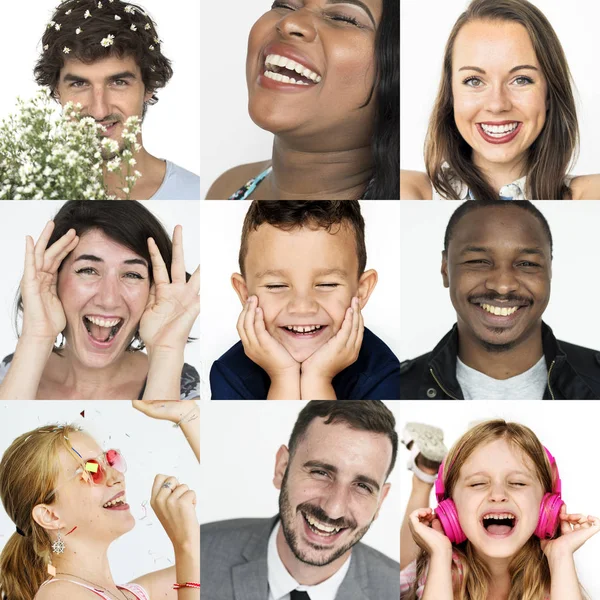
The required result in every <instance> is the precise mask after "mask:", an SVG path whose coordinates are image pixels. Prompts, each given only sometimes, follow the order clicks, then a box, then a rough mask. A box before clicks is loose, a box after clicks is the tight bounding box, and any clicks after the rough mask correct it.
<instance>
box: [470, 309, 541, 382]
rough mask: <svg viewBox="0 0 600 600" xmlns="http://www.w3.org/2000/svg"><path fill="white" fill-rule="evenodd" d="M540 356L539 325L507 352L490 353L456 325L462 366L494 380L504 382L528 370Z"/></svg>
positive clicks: (479, 342)
mask: <svg viewBox="0 0 600 600" xmlns="http://www.w3.org/2000/svg"><path fill="white" fill-rule="evenodd" d="M543 354H544V349H543V346H542V324H541V321H540V323H539V324H538V325H537V327H535V328H533V330H532V331H531V333H530V334H529V335H528V336H527V338H525V339H524V340H521V341H519V342H518V343H517V345H516V346H514V347H513V348H511V349H510V350H505V351H502V352H495V351H490V350H488V349H487V348H485V347H483V346H482V345H481V341H479V340H478V339H477V338H475V337H473V336H472V335H469V333H466V332H465V328H464V327H461V322H460V321H459V323H458V356H459V358H460V360H461V361H462V362H463V363H465V365H467V366H469V367H471V368H472V369H476V370H477V371H479V372H480V373H484V374H485V375H487V376H488V377H493V378H494V379H508V378H509V377H515V376H516V375H520V374H521V373H524V372H525V371H527V370H528V369H531V367H533V365H535V364H536V363H537V362H538V361H539V360H540V358H541V357H542V356H543Z"/></svg>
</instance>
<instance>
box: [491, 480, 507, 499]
mask: <svg viewBox="0 0 600 600" xmlns="http://www.w3.org/2000/svg"><path fill="white" fill-rule="evenodd" d="M490 500H491V501H492V502H506V501H507V500H508V498H507V495H506V488H505V486H504V484H503V483H500V482H496V483H492V485H491V488H490Z"/></svg>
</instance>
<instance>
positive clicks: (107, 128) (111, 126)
mask: <svg viewBox="0 0 600 600" xmlns="http://www.w3.org/2000/svg"><path fill="white" fill-rule="evenodd" d="M117 123H118V121H103V122H102V123H99V125H102V127H104V131H102V135H104V136H108V135H110V134H111V133H112V132H113V131H114V130H115V127H116V126H117Z"/></svg>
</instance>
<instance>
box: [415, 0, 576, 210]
mask: <svg viewBox="0 0 600 600" xmlns="http://www.w3.org/2000/svg"><path fill="white" fill-rule="evenodd" d="M475 20H492V21H513V22H516V23H520V24H521V25H523V27H525V29H526V30H527V32H528V34H529V37H530V39H531V43H532V44H533V49H534V51H535V54H536V57H537V59H538V61H539V63H540V66H541V69H542V72H543V73H544V76H545V77H546V81H547V82H548V98H547V107H548V110H547V113H546V122H545V123H544V127H543V129H542V131H541V132H540V134H539V136H538V138H537V139H536V140H535V141H534V142H533V144H532V145H531V146H530V147H529V149H528V150H527V156H526V164H525V170H526V174H527V184H526V190H525V193H526V196H527V199H528V200H561V199H563V198H570V197H571V190H570V188H569V187H568V186H567V185H566V184H565V175H566V174H567V172H568V170H569V168H570V167H571V166H572V163H573V161H574V160H575V157H576V154H577V149H578V147H579V127H578V124H577V113H576V108H575V99H574V97H573V90H572V87H571V82H572V77H571V72H570V70H569V65H568V64H567V59H566V57H565V53H564V51H563V48H562V46H561V44H560V41H559V40H558V37H557V35H556V33H555V31H554V29H552V25H550V23H549V21H548V19H546V17H545V16H544V15H543V13H542V12H541V11H540V10H539V9H538V8H537V7H535V6H534V5H533V4H531V3H530V2H528V1H527V0H473V1H472V2H471V4H470V5H469V7H468V8H467V10H466V11H465V12H464V13H462V14H461V15H460V17H459V18H458V20H457V21H456V23H455V24H454V27H453V28H452V31H451V32H450V37H449V38H448V42H447V43H446V49H445V51H444V64H443V68H442V79H441V81H440V86H439V89H438V94H437V98H436V101H435V105H434V108H433V111H432V113H431V117H430V119H429V128H428V131H427V137H426V140H425V165H426V169H427V175H428V176H429V179H430V180H431V182H432V184H433V186H434V187H435V189H436V190H437V191H438V193H440V194H441V195H442V196H444V197H446V198H448V199H451V200H460V198H459V197H458V194H457V192H456V191H455V190H454V188H453V186H452V183H453V181H456V180H459V181H462V182H464V183H465V184H466V185H467V186H468V187H469V189H470V190H471V192H472V194H473V196H474V198H476V199H477V200H493V199H496V200H497V199H498V194H497V192H496V191H495V190H494V189H493V188H492V186H491V185H490V184H489V182H488V181H487V180H486V178H485V176H484V174H483V173H482V172H481V170H480V169H478V168H477V167H476V166H475V164H474V163H473V161H472V158H471V154H472V149H471V147H470V146H469V144H467V142H466V141H465V140H464V139H463V137H462V136H461V134H460V132H459V131H458V128H457V127H456V123H455V121H454V100H453V97H452V51H453V48H454V42H455V40H456V36H457V35H458V32H459V31H460V29H461V28H462V27H463V26H464V25H466V24H467V23H469V22H471V21H475ZM444 163H447V164H448V168H446V167H444Z"/></svg>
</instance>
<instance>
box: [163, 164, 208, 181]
mask: <svg viewBox="0 0 600 600" xmlns="http://www.w3.org/2000/svg"><path fill="white" fill-rule="evenodd" d="M167 176H171V177H174V178H176V179H177V180H178V181H180V182H184V183H188V184H199V183H200V177H198V175H196V174H195V173H192V172H191V171H188V170H187V169H184V168H183V167H180V166H179V165H177V164H175V163H174V162H171V161H170V160H168V161H167Z"/></svg>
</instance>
